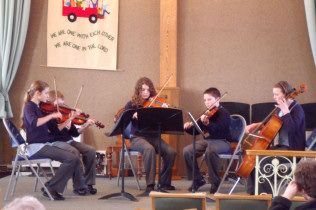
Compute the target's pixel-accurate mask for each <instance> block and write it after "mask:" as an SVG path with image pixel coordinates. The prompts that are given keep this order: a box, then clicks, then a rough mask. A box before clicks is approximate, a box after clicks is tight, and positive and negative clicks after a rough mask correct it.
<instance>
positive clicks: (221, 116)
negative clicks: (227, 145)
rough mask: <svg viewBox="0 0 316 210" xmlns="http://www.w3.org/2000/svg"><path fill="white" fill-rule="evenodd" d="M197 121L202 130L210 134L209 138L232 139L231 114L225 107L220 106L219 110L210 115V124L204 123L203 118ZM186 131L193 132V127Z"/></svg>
mask: <svg viewBox="0 0 316 210" xmlns="http://www.w3.org/2000/svg"><path fill="white" fill-rule="evenodd" d="M197 123H198V125H199V126H200V128H201V130H202V131H204V132H207V133H208V134H209V136H208V137H207V139H226V140H227V141H230V140H231V135H230V130H229V127H230V114H229V112H228V111H227V110H226V109H225V108H224V107H222V106H219V109H218V111H217V112H216V113H215V114H214V115H213V116H212V117H210V123H209V124H208V125H204V124H203V123H202V122H201V120H198V121H197ZM186 132H187V133H189V134H192V133H193V127H191V128H190V129H188V130H186ZM196 133H197V132H196Z"/></svg>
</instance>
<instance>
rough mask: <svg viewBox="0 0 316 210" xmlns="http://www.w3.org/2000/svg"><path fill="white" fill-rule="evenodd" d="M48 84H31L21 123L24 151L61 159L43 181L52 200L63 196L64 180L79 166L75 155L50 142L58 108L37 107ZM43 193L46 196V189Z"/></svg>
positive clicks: (42, 99) (39, 82)
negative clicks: (49, 109) (52, 174)
mask: <svg viewBox="0 0 316 210" xmlns="http://www.w3.org/2000/svg"><path fill="white" fill-rule="evenodd" d="M48 92H49V86H48V84H47V83H46V82H43V81H35V82H33V83H32V84H31V87H30V89H29V90H28V91H27V93H26V95H25V99H24V106H23V109H22V127H23V128H24V129H25V131H26V137H27V142H28V152H29V155H30V156H36V158H50V159H52V160H56V161H59V162H61V165H60V167H59V169H58V170H57V172H56V173H55V176H53V177H52V178H51V179H50V180H49V181H48V182H47V183H46V184H45V186H46V188H47V189H48V191H49V192H50V194H51V195H52V197H53V198H54V199H55V200H64V199H65V198H64V197H63V195H62V193H63V191H64V189H65V186H66V184H67V181H68V180H69V179H70V178H71V177H72V175H73V174H74V172H75V171H77V170H80V160H79V158H78V157H77V156H76V155H74V154H72V153H70V152H68V151H65V150H63V149H60V148H58V147H55V146H53V144H52V142H54V141H55V139H54V135H53V134H52V133H51V132H50V127H51V123H52V121H53V119H58V118H61V117H62V115H61V113H59V112H54V113H51V114H48V115H47V114H44V113H43V112H42V110H41V109H40V108H39V104H40V102H46V101H47V99H48V97H49V95H48ZM42 191H43V195H44V196H46V197H48V194H47V192H46V191H44V190H43V189H42Z"/></svg>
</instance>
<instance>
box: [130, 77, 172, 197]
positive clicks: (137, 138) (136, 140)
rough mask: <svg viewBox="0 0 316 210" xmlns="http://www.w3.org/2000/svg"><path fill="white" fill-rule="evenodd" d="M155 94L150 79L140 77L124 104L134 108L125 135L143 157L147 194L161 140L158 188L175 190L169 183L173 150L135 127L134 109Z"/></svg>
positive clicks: (151, 188) (154, 173)
mask: <svg viewBox="0 0 316 210" xmlns="http://www.w3.org/2000/svg"><path fill="white" fill-rule="evenodd" d="M155 96H156V90H155V88H154V85H153V83H152V81H151V80H150V79H149V78H147V77H142V78H140V79H139V80H138V81H137V82H136V85H135V91H134V95H133V96H132V99H131V101H129V102H128V103H127V104H126V106H125V110H128V109H134V110H135V113H134V115H133V118H132V121H131V123H130V125H129V126H128V128H127V130H129V132H128V134H127V136H126V137H127V138H130V140H131V149H133V150H136V151H138V152H140V153H141V154H142V157H143V162H144V166H145V171H146V185H147V187H146V191H145V193H144V195H148V194H149V193H150V191H152V190H154V188H155V176H156V152H157V148H158V143H159V141H161V147H160V156H161V157H162V159H163V163H164V164H163V168H162V170H161V179H160V181H161V183H160V184H161V186H160V188H161V189H163V190H175V187H174V186H172V185H171V175H172V174H171V173H172V167H173V164H174V161H175V157H176V152H175V150H174V149H173V148H172V147H171V146H169V145H168V144H167V143H166V142H164V141H163V140H162V139H160V138H159V137H158V136H153V135H145V134H142V133H140V132H139V130H138V127H137V112H136V109H137V108H141V107H143V105H144V103H146V102H147V101H148V100H150V99H152V98H153V97H155ZM162 107H167V104H164V103H163V104H162Z"/></svg>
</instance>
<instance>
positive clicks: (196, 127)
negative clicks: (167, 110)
mask: <svg viewBox="0 0 316 210" xmlns="http://www.w3.org/2000/svg"><path fill="white" fill-rule="evenodd" d="M188 115H189V117H190V120H191V122H192V123H193V126H194V128H193V129H192V130H193V134H192V135H193V140H192V144H193V157H192V163H193V165H192V168H193V171H192V173H193V176H192V192H193V193H195V160H196V156H195V154H196V150H195V137H196V134H195V132H196V131H197V132H198V133H199V134H201V135H202V136H203V138H204V139H205V135H204V133H203V131H202V129H201V128H200V126H199V125H198V123H197V122H196V121H195V119H194V117H193V115H192V114H191V113H190V112H188Z"/></svg>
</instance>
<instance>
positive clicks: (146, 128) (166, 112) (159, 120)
mask: <svg viewBox="0 0 316 210" xmlns="http://www.w3.org/2000/svg"><path fill="white" fill-rule="evenodd" d="M137 116H138V120H137V122H138V130H139V132H140V133H142V134H153V135H156V136H157V137H158V138H159V142H158V154H159V155H160V152H161V151H160V149H161V140H160V139H161V134H173V135H179V134H183V117H182V110H180V109H173V108H140V109H137ZM158 169H159V173H158V185H157V190H158V191H163V190H162V189H161V188H160V187H161V183H160V170H161V160H160V157H159V158H158Z"/></svg>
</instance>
